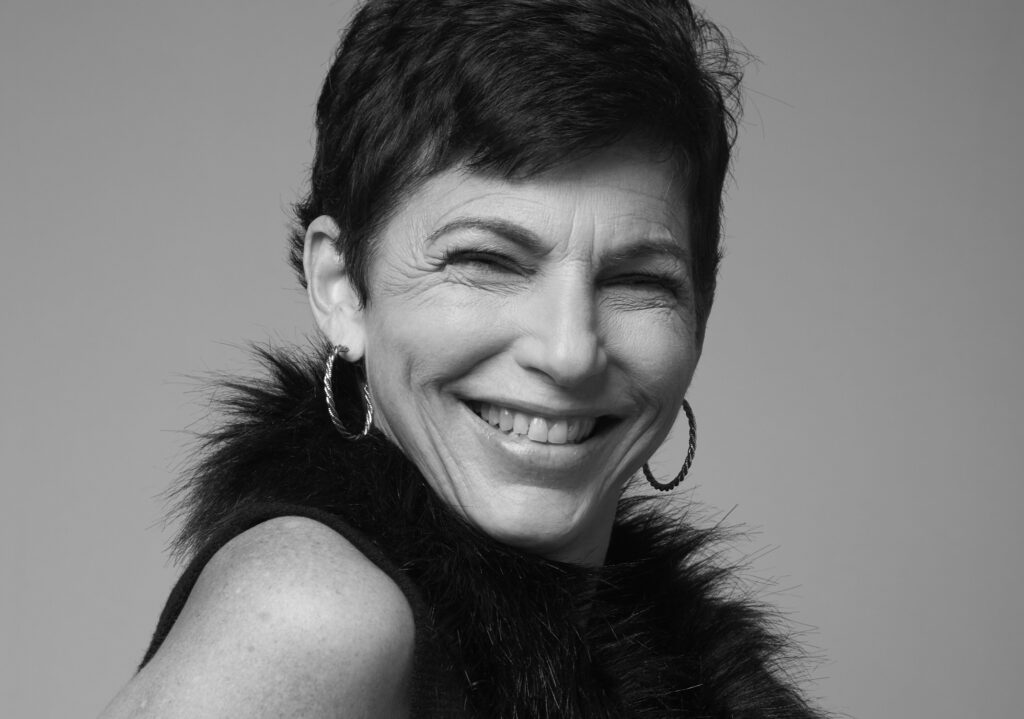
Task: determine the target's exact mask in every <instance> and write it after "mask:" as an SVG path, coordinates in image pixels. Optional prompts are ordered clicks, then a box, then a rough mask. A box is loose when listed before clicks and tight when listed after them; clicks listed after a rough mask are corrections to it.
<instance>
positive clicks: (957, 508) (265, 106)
mask: <svg viewBox="0 0 1024 719" xmlns="http://www.w3.org/2000/svg"><path fill="white" fill-rule="evenodd" d="M708 5H709V9H710V12H711V15H712V16H713V17H714V18H715V19H716V20H718V21H720V22H721V23H723V24H724V25H725V26H726V27H728V28H729V29H730V30H731V31H732V32H733V34H734V35H735V36H736V37H738V38H740V39H741V40H742V41H743V42H744V44H745V45H746V46H747V47H748V48H749V49H750V51H751V52H753V53H754V54H756V55H757V56H759V57H760V59H761V64H759V65H756V66H754V67H752V68H751V69H750V72H749V75H748V77H749V83H748V87H749V94H748V99H749V102H748V112H747V116H746V120H745V122H744V125H743V129H742V137H741V142H740V146H739V152H738V164H737V167H736V182H735V185H734V186H733V187H732V188H731V190H730V193H729V195H730V197H729V203H728V206H727V210H728V225H727V241H728V248H729V252H728V256H727V258H726V262H725V265H724V271H723V274H722V279H721V292H720V296H719V300H718V302H717V304H716V307H715V310H714V312H713V313H712V316H711V324H710V326H709V331H708V339H707V346H706V349H705V354H704V358H703V361H702V364H701V366H700V367H699V368H698V373H697V377H696V379H695V383H694V386H693V389H692V393H691V399H692V402H693V405H694V407H695V410H696V412H697V417H698V420H699V422H700V430H701V431H700V441H699V447H698V453H697V460H696V463H695V465H694V471H693V475H692V477H693V478H692V480H690V481H691V482H692V484H693V487H694V489H692V490H691V491H692V493H693V494H692V496H693V497H694V498H695V499H697V500H699V501H700V502H703V503H706V504H707V505H710V507H711V509H710V510H709V511H710V512H712V514H717V515H721V514H722V513H724V512H727V511H729V510H732V511H731V514H730V515H729V517H728V520H727V521H728V522H742V523H746V524H748V525H749V526H750V528H751V530H752V532H751V534H750V535H749V536H748V538H747V539H746V540H745V541H739V542H738V543H737V546H736V550H735V551H736V553H737V554H738V555H739V556H746V555H749V556H747V558H748V560H749V561H750V563H751V565H752V566H751V572H750V573H751V576H754V577H759V578H764V579H771V580H775V583H774V585H773V586H770V587H767V588H766V591H767V592H768V593H769V594H768V598H769V599H770V600H771V601H772V602H775V603H777V604H778V605H779V606H781V607H782V608H783V609H784V610H786V611H787V612H788V613H789V615H790V617H791V618H792V619H793V621H794V622H795V623H796V625H797V627H798V628H799V629H800V630H801V631H804V632H805V635H804V638H805V639H806V641H808V642H809V643H810V644H811V645H812V646H813V647H815V648H818V649H819V650H820V654H821V655H822V657H823V659H824V660H823V661H822V662H821V663H819V664H818V665H817V666H816V667H815V668H814V670H813V677H814V678H815V682H814V683H813V684H812V685H811V688H812V692H813V693H815V694H817V695H820V696H821V698H822V700H823V703H824V704H825V705H826V706H828V707H831V708H834V709H836V710H839V711H844V712H848V713H849V714H851V715H853V716H857V717H875V716H879V717H885V716H899V717H961V716H986V717H996V716H1002V717H1011V716H1019V712H1020V708H1019V706H1017V704H1018V701H1017V697H1018V696H1019V689H1020V682H1021V678H1022V675H1024V661H1022V660H1024V621H1022V620H1021V617H1020V608H1021V597H1022V596H1024V580H1022V573H1024V572H1022V561H1021V559H1020V553H1021V549H1022V546H1024V542H1022V539H1024V537H1022V530H1021V526H1020V523H1019V522H1018V516H1019V514H1020V512H1021V509H1022V507H1024V483H1022V481H1021V479H1022V477H1021V475H1022V470H1021V467H1022V466H1024V461H1022V460H1024V421H1022V410H1021V407H1022V405H1024V382H1022V380H1021V376H1020V370H1021V365H1022V363H1021V360H1020V357H1021V353H1022V350H1024V330H1022V325H1024V323H1022V321H1021V310H1022V309H1024V288H1022V284H1021V282H1020V280H1019V276H1020V275H1021V273H1022V272H1024V241H1022V227H1024V221H1022V209H1021V207H1022V204H1024V203H1022V200H1024V197H1022V191H1021V188H1022V187H1024V182H1022V181H1024V169H1022V168H1024V152H1022V149H1024V141H1022V140H1021V138H1020V137H1019V133H1020V130H1021V129H1022V123H1024V119H1022V117H1024V112H1022V111H1024V103H1022V91H1021V83H1022V77H1024V75H1022V71H1024V50H1022V42H1021V35H1022V30H1024V14H1022V10H1021V4H1019V3H1017V2H1016V1H1015V0H1003V1H1002V2H1000V0H983V1H977V2H972V3H968V2H947V1H942V0H903V1H900V2H896V1H894V0H856V1H854V0H847V1H844V2H840V1H839V0H830V1H827V2H822V1H816V2H812V1H810V0H805V1H803V2H796V1H794V0H776V1H774V2H765V0H742V1H741V0H714V1H712V0H709V2H708ZM349 13H350V4H349V3H347V2H302V3H285V2H273V3H271V2H252V1H250V2H244V3H243V2H219V3H209V2H203V3H199V2H181V1H179V2H175V3H169V2H154V1H152V0H146V1H137V2H127V1H125V2H113V1H111V2H88V1H86V0H83V1H82V2H62V3H52V2H51V3H47V2H29V1H28V0H15V1H14V2H11V0H6V1H5V2H4V3H3V5H2V9H0V107H2V114H0V168H2V169H0V222H2V227H0V230H2V233H3V235H2V236H3V244H2V247H3V250H2V252H3V254H2V264H0V273H2V278H0V280H2V281H0V292H2V303H3V314H2V317H3V320H2V323H3V324H2V337H3V353H2V359H0V362H2V365H0V369H2V372H0V381H2V408H3V410H2V413H0V421H2V422H3V425H2V431H0V441H2V443H3V445H2V457H3V462H2V473H3V482H2V489H0V491H2V493H3V494H2V496H0V506H2V512H3V516H2V518H0V527H2V532H3V535H2V537H0V547H2V552H3V555H2V556H3V568H2V571H3V578H4V579H3V584H4V590H3V592H2V597H3V602H4V605H3V608H2V617H3V627H2V631H3V637H2V640H0V646H2V652H3V657H2V658H3V663H4V665H5V666H3V667H2V668H0V677H2V681H3V682H4V685H5V686H3V688H2V696H3V703H4V705H6V706H7V707H8V708H6V709H4V710H3V714H4V715H5V716H11V717H24V716H32V717H68V716H92V715H95V714H96V713H97V712H98V711H99V710H100V708H101V707H102V706H103V705H104V704H105V703H106V701H107V700H109V698H110V697H111V696H112V695H113V694H114V693H115V692H116V691H117V689H118V688H119V686H120V685H121V684H122V683H123V682H124V681H126V680H127V678H128V677H129V676H130V674H131V672H132V669H133V666H134V664H135V663H136V662H137V661H138V659H139V657H140V654H141V652H142V650H143V648H144V645H145V644H146V641H147V638H148V634H149V632H150V631H151V629H152V627H153V624H154V622H155V620H156V618H157V614H158V611H159V609H160V607H161V605H162V602H163V600H164V598H165V595H166V593H167V591H168V589H169V586H170V584H171V583H172V581H173V579H174V578H175V576H176V573H177V570H176V568H174V567H172V566H170V565H169V564H168V563H167V560H166V559H165V554H164V553H163V550H164V547H165V544H166V542H167V541H168V539H169V537H170V536H171V530H172V529H173V527H164V526H162V525H161V516H162V513H163V511H164V505H163V504H162V501H161V500H160V498H159V495H160V493H161V492H162V491H163V490H164V489H165V488H166V487H168V485H169V484H170V483H171V481H172V478H173V477H174V476H175V475H176V474H177V473H178V471H179V470H180V467H181V464H182V462H184V461H185V460H186V459H187V454H186V452H185V447H187V441H188V436H187V434H186V433H185V432H184V431H183V430H185V429H186V428H187V427H189V426H190V424H191V423H194V422H195V421H197V420H198V419H200V418H201V417H202V416H203V413H204V411H205V408H204V406H203V403H202V395H201V394H197V393H196V392H194V391H193V390H194V388H195V386H196V385H195V383H194V382H192V381H191V380H189V379H188V378H187V377H186V375H188V374H192V373H201V372H203V371H206V370H224V369H228V370H231V369H243V368H245V367H246V366H247V360H246V359H245V356H244V353H242V352H240V351H239V350H238V349H237V345H239V344H243V343H244V342H246V341H248V340H266V339H268V338H273V339H274V341H285V342H287V341H301V339H302V337H303V334H304V333H305V332H308V331H309V330H310V328H311V326H312V324H311V322H310V320H309V318H308V316H307V309H306V306H305V300H304V297H303V295H302V294H301V292H299V291H298V290H297V286H296V284H295V283H294V282H293V280H292V277H291V276H290V274H289V271H288V269H287V268H286V267H285V264H284V260H283V254H284V249H283V248H284V236H285V223H286V215H285V212H284V210H285V208H286V207H287V206H288V204H289V203H290V202H291V201H293V200H294V198H295V197H296V194H297V192H298V191H299V190H300V189H301V187H302V177H303V173H304V169H305V167H306V165H307V163H308V162H309V160H310V158H311V150H310V137H311V129H310V128H311V118H312V107H313V103H314V100H315V97H316V93H317V91H318V85H319V82H320V80H321V78H322V75H323V72H324V70H325V67H326V63H327V61H328V60H329V58H330V55H331V52H332V49H333V46H334V44H335V41H336V35H337V31H338V29H339V28H340V27H341V25H342V24H343V22H344V21H345V20H346V19H347V18H348V16H349ZM232 345H235V346H232ZM684 438H685V432H684V431H683V430H681V429H677V431H676V432H675V433H674V436H673V439H672V440H671V443H670V446H667V447H666V448H665V449H664V450H663V451H662V452H661V453H660V454H659V462H658V465H659V466H660V467H661V468H662V469H663V471H664V472H666V473H667V472H669V471H672V468H674V467H675V466H676V463H677V462H678V461H679V460H680V459H681V457H682V454H683V452H682V444H683V441H684ZM679 498H680V499H685V498H686V495H685V494H683V495H680V497H679Z"/></svg>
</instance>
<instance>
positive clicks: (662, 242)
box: [426, 217, 690, 266]
mask: <svg viewBox="0 0 1024 719" xmlns="http://www.w3.org/2000/svg"><path fill="white" fill-rule="evenodd" d="M459 230H479V231H483V232H489V233H491V234H494V235H497V236H498V237H501V238H503V239H505V240H508V241H509V242H511V243H513V244H515V245H518V246H519V247H522V248H523V249H524V250H526V251H528V252H531V253H533V254H538V255H539V254H544V253H545V252H547V247H546V245H545V244H544V241H543V240H541V238H540V237H538V236H537V235H536V234H534V233H533V232H531V231H530V230H528V229H526V228H525V227H522V226H520V225H517V224H515V223H514V222H509V221H507V220H502V219H500V218H496V217H463V218H459V219H457V220H452V221H451V222H447V223H445V224H444V225H442V226H441V227H439V228H438V229H436V230H434V231H433V232H431V233H430V235H428V236H427V239H426V244H427V245H430V244H433V243H434V242H436V241H437V240H438V239H439V238H440V237H443V236H444V235H447V234H448V233H451V232H457V231H459ZM654 257H669V258H671V259H673V260H676V261H678V262H680V263H681V264H683V265H684V266H689V264H690V252H689V250H688V249H687V248H685V247H683V246H682V245H681V244H679V243H678V242H676V241H675V240H673V239H671V238H652V239H645V240H641V241H638V242H636V243H633V244H631V245H629V246H628V247H624V248H622V249H618V250H614V251H612V252H609V253H608V254H607V255H605V256H603V257H602V264H617V263H620V262H629V261H631V260H633V261H635V260H643V259H647V258H654Z"/></svg>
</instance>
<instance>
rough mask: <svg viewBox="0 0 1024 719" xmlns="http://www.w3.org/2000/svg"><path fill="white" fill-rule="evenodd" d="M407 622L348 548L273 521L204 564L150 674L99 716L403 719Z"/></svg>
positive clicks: (295, 523)
mask: <svg viewBox="0 0 1024 719" xmlns="http://www.w3.org/2000/svg"><path fill="white" fill-rule="evenodd" d="M413 644H414V624H413V616H412V610H411V608H410V607H409V604H408V602H407V601H406V599H405V596H404V595H403V594H402V591H401V590H400V589H399V588H398V586H397V585H396V584H395V583H394V582H393V581H392V580H391V579H390V578H389V577H388V576H387V575H386V574H385V573H384V572H383V571H382V570H381V569H380V568H379V567H377V566H376V565H375V564H373V562H371V561H370V560H369V559H367V558H366V557H365V556H364V555H363V554H362V553H361V552H359V550H357V549H356V548H355V547H354V546H353V545H352V544H351V543H350V542H349V541H348V540H347V539H345V538H344V537H342V536H341V535H339V534H337V533H336V532H334V531H333V530H331V529H330V528H328V527H326V526H324V525H322V524H320V523H318V522H315V521H313V520H311V519H306V518H302V517H280V518H276V519H272V520H269V521H267V522H264V523H263V524H260V525H258V526H256V527H253V528H252V529H250V530H248V531H247V532H244V533H243V534H240V535H239V536H238V537H235V538H234V539H233V540H231V541H230V542H229V543H228V544H226V545H224V547H223V548H221V550H220V551H218V552H217V554H216V555H214V557H213V558H212V559H211V560H210V562H209V563H208V564H207V565H206V567H205V568H204V569H203V572H202V574H201V575H200V577H199V580H198V582H197V583H196V585H195V587H194V588H193V590H192V593H191V595H190V597H189V599H188V602H187V603H186V604H185V607H184V609H183V610H182V612H181V615H180V616H179V617H178V620H177V622H176V623H175V625H174V627H173V629H172V630H171V632H170V633H169V634H168V636H167V639H166V640H165V642H164V644H163V645H162V646H161V648H160V650H159V651H158V652H157V654H156V655H155V656H154V657H153V659H152V660H151V661H150V663H149V664H147V665H146V667H145V668H144V669H143V670H142V671H141V672H139V674H138V675H137V676H136V677H135V678H134V679H133V680H132V681H131V682H130V683H129V685H128V686H127V687H126V688H125V690H124V691H122V692H121V694H120V695H118V697H117V698H116V699H115V700H114V702H113V703H112V704H111V706H110V707H109V708H108V710H107V713H105V714H104V715H103V716H104V717H107V718H109V719H115V718H120V717H148V716H160V717H178V716H182V717H184V716H192V717H196V716H202V717H221V716H224V717H227V716H251V717H261V716H292V715H301V716H309V717H321V716H323V717H328V716H330V717H334V716H339V715H343V716H346V717H348V716H368V717H369V716H380V717H387V716H402V715H404V713H405V711H406V710H407V709H406V704H407V699H406V697H407V689H408V681H409V677H410V674H411V670H412V651H413Z"/></svg>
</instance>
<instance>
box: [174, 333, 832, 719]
mask: <svg viewBox="0 0 1024 719" xmlns="http://www.w3.org/2000/svg"><path fill="white" fill-rule="evenodd" d="M258 354H259V357H260V359H261V361H262V363H263V364H264V365H265V367H266V369H267V370H268V378H267V379H265V380H262V381H231V382H226V383H223V386H224V388H225V390H224V392H223V393H222V395H221V396H220V397H218V398H217V399H218V403H219V405H220V406H221V407H222V408H223V409H224V410H225V411H226V414H227V415H228V416H227V418H226V421H225V422H224V423H223V424H222V425H221V426H219V427H218V428H216V429H215V430H214V431H213V432H211V433H210V434H208V435H206V437H205V447H204V449H205V451H204V452H202V454H201V456H200V460H199V462H198V463H197V465H196V468H195V471H194V472H192V473H191V475H190V476H189V477H188V478H187V479H186V481H185V482H184V484H183V485H182V486H181V488H180V489H179V490H178V492H179V493H178V499H179V509H180V512H181V515H182V518H183V520H184V521H183V529H182V532H181V535H180V536H179V538H178V545H177V546H178V549H179V550H180V551H181V552H182V553H184V554H190V553H193V552H195V551H197V550H198V549H199V548H200V547H202V546H203V545H204V544H205V543H206V542H207V541H208V540H209V539H210V537H211V536H213V535H214V534H215V533H216V532H217V531H218V529H219V528H220V527H222V526H224V525H225V524H226V523H227V522H229V521H230V519H231V517H232V515H233V514H235V513H237V512H238V510H239V508H241V507H246V506H253V505H256V504H260V503H267V502H274V503H289V504H300V505H303V506H309V507H314V508H317V509H320V510H324V511H328V512H331V513H332V514H335V515H337V516H339V517H341V518H342V519H343V520H345V521H346V522H348V523H349V524H351V525H352V526H354V527H355V528H356V529H358V530H359V531H361V532H363V533H364V534H365V535H366V536H368V537H369V538H370V539H372V540H373V541H374V542H375V543H376V544H377V545H378V546H379V547H380V548H381V549H382V550H383V552H384V553H385V554H386V555H387V556H388V557H390V558H391V560H392V561H393V562H394V563H395V564H396V565H397V566H398V567H400V568H401V571H402V572H403V573H404V574H405V575H406V576H408V577H409V578H410V579H411V580H412V582H413V583H414V584H415V585H416V587H417V588H418V590H419V592H420V593H421V595H422V599H423V601H424V603H425V606H426V614H427V616H424V617H418V618H417V621H418V624H417V631H418V632H427V633H428V634H429V637H430V642H431V646H432V647H433V650H432V653H433V656H432V657H431V663H432V664H433V667H431V671H434V672H436V675H435V680H434V685H435V691H436V692H437V693H438V695H441V694H443V695H444V696H445V697H446V699H445V701H447V702H448V706H459V707H461V709H460V715H462V716H471V717H519V718H522V719H526V718H528V717H529V718H533V717H559V718H563V719H576V718H583V717H587V718H602V717H609V718H611V717H636V718H648V717H649V718H651V719H653V718H654V717H658V718H659V719H662V718H664V717H721V718H723V719H724V718H725V717H731V718H736V719H739V718H741V717H743V718H748V717H749V718H753V717H758V718H759V719H797V718H800V719H804V718H810V717H818V716H822V715H820V714H818V713H816V712H815V711H814V710H812V709H811V708H809V706H808V705H807V704H806V703H805V701H804V700H803V699H802V698H801V696H800V695H799V693H798V692H797V691H796V690H795V689H794V688H793V686H792V685H791V683H788V682H787V680H786V676H787V675H786V674H785V669H786V667H787V665H788V661H789V659H790V658H791V657H792V656H793V652H792V646H791V644H790V643H789V642H788V641H787V639H786V638H785V637H784V636H783V635H781V634H779V633H778V632H777V629H776V617H775V615H773V614H771V613H770V612H766V611H765V609H764V608H763V607H761V606H759V605H757V604H755V603H752V602H751V601H749V600H746V599H737V598H735V597H734V596H732V595H734V594H735V591H734V590H735V585H734V583H733V582H732V580H731V573H730V572H729V571H728V570H726V569H722V568H719V567H717V566H715V565H713V564H712V563H711V562H710V561H709V560H708V557H709V556H713V555H714V551H713V548H710V547H711V543H714V542H717V541H718V540H719V539H720V537H719V536H718V534H717V531H716V530H708V529H697V528H695V527H693V526H690V525H689V524H688V523H686V522H685V521H684V519H683V518H680V517H678V516H676V517H670V516H665V515H663V514H661V513H659V505H658V502H657V499H654V500H653V501H652V499H651V498H647V499H628V500H623V501H622V503H621V505H620V507H619V516H618V518H617V520H616V524H615V528H614V530H613V534H612V539H611V545H610V547H609V552H608V556H607V562H606V565H605V566H604V567H602V568H599V569H587V568H581V567H577V566H573V565H567V564H560V563H555V562H551V561H548V560H545V559H542V558H538V557H535V556H531V555H527V554H523V553H521V552H518V551H515V550H513V549H511V548H508V547H505V546H504V545H501V544H499V543H497V542H495V541H493V540H491V539H490V538H489V537H487V536H485V535H482V534H481V533H479V532H477V531H475V530H474V529H473V528H471V527H469V526H468V525H467V524H466V523H464V522H463V521H461V520H460V519H459V518H458V517H457V516H456V515H455V514H454V513H453V512H451V511H450V510H449V509H448V508H447V506H445V505H444V504H443V502H441V501H440V500H439V499H438V498H437V497H436V495H434V493H433V492H432V491H431V490H430V489H429V487H428V486H427V484H426V482H425V481H424V480H423V478H422V476H421V475H420V474H419V472H418V471H417V470H416V468H415V467H414V466H412V465H411V464H410V463H409V462H408V461H406V460H405V458H404V457H403V456H402V454H401V453H400V452H399V451H397V450H396V449H395V448H394V447H393V446H392V445H390V444H389V443H388V442H387V441H386V440H384V439H383V438H381V437H373V436H371V437H370V438H368V439H366V440H363V441H360V442H346V441H344V440H342V439H341V438H340V437H339V436H338V435H337V434H336V433H335V431H334V429H333V427H332V425H331V423H330V420H329V418H328V416H327V412H326V410H325V408H324V395H323V387H322V385H321V379H320V376H321V372H322V369H323V358H324V357H325V356H326V351H325V349H324V348H322V347H321V348H318V351H317V352H315V353H311V354H309V355H303V354H300V353H298V352H293V353H286V352H280V351H270V350H258ZM356 383H357V377H356V376H355V372H354V371H353V370H352V369H349V368H348V365H345V364H344V363H339V364H338V366H337V367H336V371H335V388H336V392H337V396H338V400H339V406H340V408H341V411H342V419H343V421H345V422H346V424H347V425H348V426H358V423H359V422H360V420H361V417H360V416H359V405H358V404H357V403H356V402H348V403H347V407H345V406H342V403H343V402H345V400H344V399H343V397H356V396H357V395H356V392H357V390H356V386H357V385H356ZM445 715H446V716H452V714H445Z"/></svg>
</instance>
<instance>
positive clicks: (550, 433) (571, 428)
mask: <svg viewBox="0 0 1024 719" xmlns="http://www.w3.org/2000/svg"><path fill="white" fill-rule="evenodd" d="M469 406H470V407H471V408H472V410H473V411H474V412H475V413H476V414H477V416H478V417H480V419H482V420H484V421H485V422H487V423H488V424H490V425H491V426H492V427H494V428H495V429H498V430H500V431H502V432H504V433H505V434H514V435H518V436H522V437H526V438H527V439H529V440H531V441H533V442H538V443H541V444H579V443H580V442H583V441H585V440H586V439H587V438H588V437H590V435H591V434H592V433H593V431H594V425H595V424H596V423H597V418H596V417H542V416H539V415H533V414H526V413H525V412H519V411H517V410H514V409H512V408H510V407H502V406H500V405H496V404H489V403H487V402H471V403H470V405H469Z"/></svg>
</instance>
